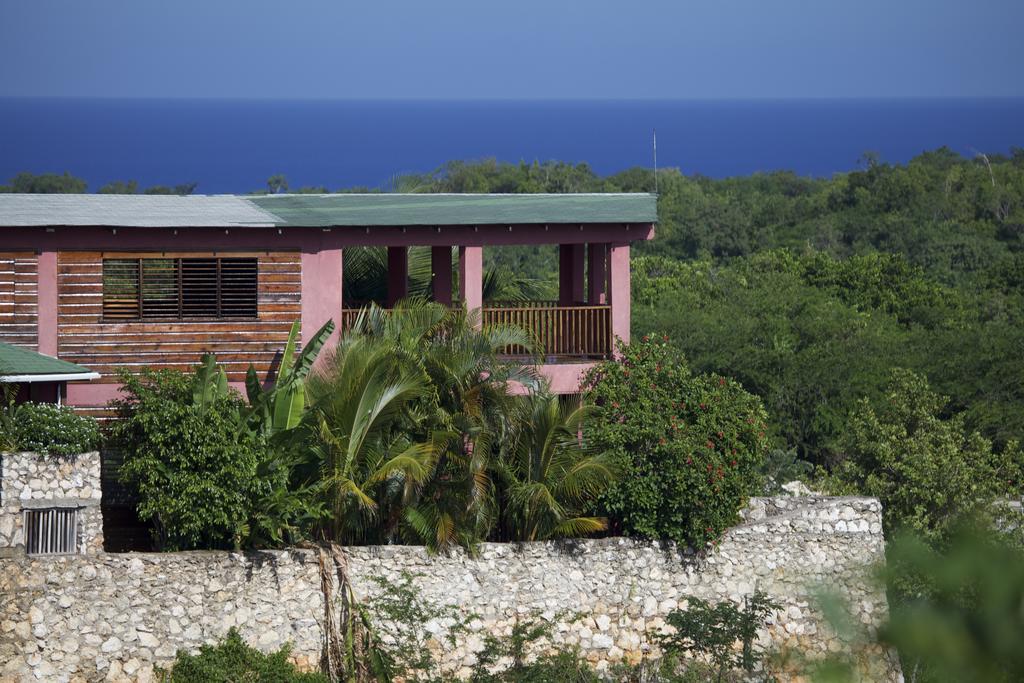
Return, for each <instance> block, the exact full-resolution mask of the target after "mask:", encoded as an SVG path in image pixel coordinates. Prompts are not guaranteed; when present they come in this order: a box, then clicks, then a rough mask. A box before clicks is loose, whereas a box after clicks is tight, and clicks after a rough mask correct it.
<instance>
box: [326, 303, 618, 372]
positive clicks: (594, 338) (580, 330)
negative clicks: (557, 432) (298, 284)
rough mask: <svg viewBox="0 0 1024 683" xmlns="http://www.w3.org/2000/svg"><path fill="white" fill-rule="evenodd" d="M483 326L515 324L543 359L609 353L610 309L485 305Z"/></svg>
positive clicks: (346, 323)
mask: <svg viewBox="0 0 1024 683" xmlns="http://www.w3.org/2000/svg"><path fill="white" fill-rule="evenodd" d="M480 313H481V318H482V323H483V324H484V325H485V326H486V325H515V326H517V327H520V328H522V329H524V330H526V332H527V333H528V334H529V335H530V336H532V337H533V339H534V347H535V350H536V352H537V353H538V354H539V355H540V356H542V357H544V358H548V359H551V358H588V359H599V358H608V357H609V356H610V355H611V353H612V348H613V344H612V308H611V306H559V305H557V304H556V303H555V302H549V301H536V302H526V303H522V302H488V303H487V304H485V305H484V307H483V308H482V309H481V311H480ZM358 315H359V309H357V308H346V309H343V310H342V312H341V329H342V330H349V329H351V328H352V325H353V324H354V323H355V319H356V316H358ZM504 353H505V354H506V355H509V356H526V355H528V353H527V350H526V349H524V348H522V347H518V346H509V347H507V348H506V349H505V350H504Z"/></svg>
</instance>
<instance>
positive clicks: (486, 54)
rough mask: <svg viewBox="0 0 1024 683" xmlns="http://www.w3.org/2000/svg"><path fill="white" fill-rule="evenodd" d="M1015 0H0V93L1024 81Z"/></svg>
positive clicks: (330, 93) (487, 94)
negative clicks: (611, 0)
mask: <svg viewBox="0 0 1024 683" xmlns="http://www.w3.org/2000/svg"><path fill="white" fill-rule="evenodd" d="M1022 26H1024V2H1022V1H1021V0H999V1H997V0H958V1H953V0H701V1H696V2H695V1H690V0H664V1H663V0H619V1H617V2H610V1H608V0H504V1H496V0H431V1H430V2H427V1H425V0H416V1H407V0H392V1H384V0H362V1H361V2H353V1H351V0H333V1H330V0H319V1H312V0H292V1H287V0H286V1H282V0H277V1H275V2H265V1H263V0H244V1H243V0H88V1H83V0H0V63H2V64H3V65H4V66H3V68H2V69H0V96H70V97H79V96H92V97H233V98H271V99H277V98H330V99H348V98H429V99H471V98H513V99H533V98H559V99H565V98H659V99H688V98H700V99H703V98H792V97H894V96H909V97H918V96H1024V78H1022V77H1021V75H1020V72H1021V69H1022V67H1024V40H1021V39H1020V29H1021V27H1022Z"/></svg>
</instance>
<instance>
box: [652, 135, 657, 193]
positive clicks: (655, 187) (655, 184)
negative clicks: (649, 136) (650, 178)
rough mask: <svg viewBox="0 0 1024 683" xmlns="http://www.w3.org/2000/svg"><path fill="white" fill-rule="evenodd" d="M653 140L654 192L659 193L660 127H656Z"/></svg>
mask: <svg viewBox="0 0 1024 683" xmlns="http://www.w3.org/2000/svg"><path fill="white" fill-rule="evenodd" d="M652 133H653V142H654V194H658V129H657V128H654V129H653V130H652Z"/></svg>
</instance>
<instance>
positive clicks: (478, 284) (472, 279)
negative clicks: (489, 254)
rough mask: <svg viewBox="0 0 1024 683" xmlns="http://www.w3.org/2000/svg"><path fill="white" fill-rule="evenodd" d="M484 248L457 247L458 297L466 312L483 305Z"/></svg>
mask: <svg viewBox="0 0 1024 683" xmlns="http://www.w3.org/2000/svg"><path fill="white" fill-rule="evenodd" d="M483 288H484V248H483V247H459V296H460V297H461V298H462V302H463V304H465V306H466V310H467V311H472V310H474V309H479V308H481V307H482V306H483V303H484V289H483Z"/></svg>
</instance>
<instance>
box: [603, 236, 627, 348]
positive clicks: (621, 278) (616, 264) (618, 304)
mask: <svg viewBox="0 0 1024 683" xmlns="http://www.w3.org/2000/svg"><path fill="white" fill-rule="evenodd" d="M608 295H609V303H610V304H611V307H612V336H613V337H618V338H619V339H621V340H622V341H623V342H625V343H627V344H628V343H629V303H630V302H629V243H628V242H627V243H626V244H610V245H608Z"/></svg>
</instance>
